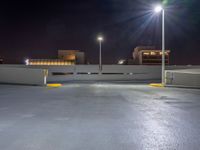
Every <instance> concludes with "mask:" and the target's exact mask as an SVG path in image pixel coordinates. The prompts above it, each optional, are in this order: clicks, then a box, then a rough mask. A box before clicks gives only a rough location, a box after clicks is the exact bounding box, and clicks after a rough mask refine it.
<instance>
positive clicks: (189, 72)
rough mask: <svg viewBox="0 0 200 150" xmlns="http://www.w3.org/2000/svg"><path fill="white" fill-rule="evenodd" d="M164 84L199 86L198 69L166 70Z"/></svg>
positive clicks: (199, 71) (199, 76)
mask: <svg viewBox="0 0 200 150" xmlns="http://www.w3.org/2000/svg"><path fill="white" fill-rule="evenodd" d="M165 74H166V85H167V86H176V87H194V88H200V69H184V70H167V71H165Z"/></svg>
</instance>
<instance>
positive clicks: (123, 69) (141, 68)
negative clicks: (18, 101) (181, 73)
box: [0, 65, 200, 84]
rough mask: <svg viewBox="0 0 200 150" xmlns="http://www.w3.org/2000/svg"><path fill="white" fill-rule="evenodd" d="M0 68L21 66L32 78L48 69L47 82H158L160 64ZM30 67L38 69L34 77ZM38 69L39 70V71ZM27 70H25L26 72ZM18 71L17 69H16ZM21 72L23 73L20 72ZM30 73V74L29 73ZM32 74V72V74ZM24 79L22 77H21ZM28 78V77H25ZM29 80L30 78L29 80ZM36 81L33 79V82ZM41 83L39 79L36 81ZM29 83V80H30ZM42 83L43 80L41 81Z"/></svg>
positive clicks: (24, 71) (35, 78)
mask: <svg viewBox="0 0 200 150" xmlns="http://www.w3.org/2000/svg"><path fill="white" fill-rule="evenodd" d="M1 68H8V69H9V68H10V69H11V72H12V73H11V74H13V73H14V72H15V71H14V69H19V68H21V69H22V70H21V71H20V72H21V74H23V76H24V75H26V74H27V76H29V77H30V78H33V79H34V80H40V79H41V78H42V80H43V79H44V74H43V73H42V72H43V71H44V70H48V76H47V78H45V79H46V81H47V83H48V82H49V83H51V82H68V81H130V82H131V81H132V82H146V83H149V82H160V81H161V66H158V65H157V66H149V65H103V66H102V70H101V71H100V70H99V65H72V66H26V65H0V70H1ZM196 68H200V66H166V69H167V70H176V69H196ZM31 69H33V70H34V69H36V70H37V69H38V72H39V73H38V72H37V73H36V75H34V77H32V76H31V74H32V73H30V72H32V71H31ZM28 70H29V71H28ZM39 70H40V71H39ZM26 71H27V72H26ZM17 72H18V71H17ZM22 72H23V73H22ZM29 74H30V75H29ZM32 75H33V74H32ZM39 78H40V79H39ZM23 79H24V78H23ZM27 80H30V79H27ZM30 81H31V80H30ZM35 82H36V81H33V82H32V83H33V84H34V83H35ZM38 82H39V83H41V81H38ZM30 83H31V82H30ZM42 83H43V81H42Z"/></svg>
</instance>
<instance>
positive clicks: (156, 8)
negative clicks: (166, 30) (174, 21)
mask: <svg viewBox="0 0 200 150" xmlns="http://www.w3.org/2000/svg"><path fill="white" fill-rule="evenodd" d="M162 10H163V8H162V6H160V5H158V6H156V7H155V9H154V11H155V12H156V13H159V12H161V11H162Z"/></svg>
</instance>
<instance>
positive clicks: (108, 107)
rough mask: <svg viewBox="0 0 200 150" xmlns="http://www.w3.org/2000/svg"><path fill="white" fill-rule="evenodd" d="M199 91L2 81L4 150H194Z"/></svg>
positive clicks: (199, 125)
mask: <svg viewBox="0 0 200 150" xmlns="http://www.w3.org/2000/svg"><path fill="white" fill-rule="evenodd" d="M199 146H200V90H198V89H176V88H154V87H149V86H148V85H141V84H122V83H118V84H114V83H113V84H112V83H82V84H76V83H72V84H65V85H64V86H63V87H61V88H47V87H34V86H15V85H0V149H1V150H135V149H136V150H137V149H138V150H143V149H145V150H148V149H152V150H157V149H158V150H159V149H164V150H165V149H167V150H169V149H170V150H171V149H180V150H188V149H190V150H193V149H194V150H196V149H199Z"/></svg>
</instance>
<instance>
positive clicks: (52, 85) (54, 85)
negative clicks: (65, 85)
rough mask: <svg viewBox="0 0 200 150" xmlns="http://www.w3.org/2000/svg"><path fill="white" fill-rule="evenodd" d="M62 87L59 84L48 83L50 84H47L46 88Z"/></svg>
mask: <svg viewBox="0 0 200 150" xmlns="http://www.w3.org/2000/svg"><path fill="white" fill-rule="evenodd" d="M61 86H62V84H60V83H50V84H47V87H55V88H56V87H61Z"/></svg>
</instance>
